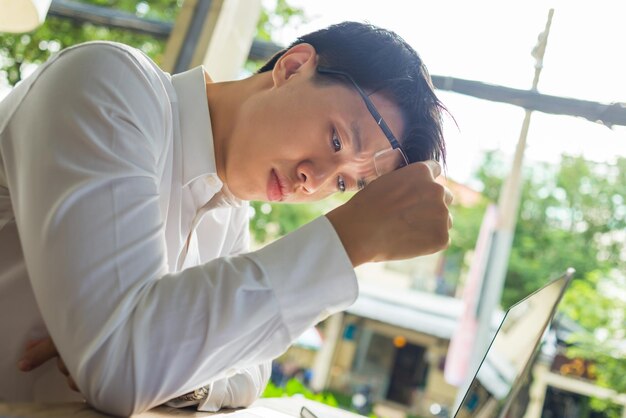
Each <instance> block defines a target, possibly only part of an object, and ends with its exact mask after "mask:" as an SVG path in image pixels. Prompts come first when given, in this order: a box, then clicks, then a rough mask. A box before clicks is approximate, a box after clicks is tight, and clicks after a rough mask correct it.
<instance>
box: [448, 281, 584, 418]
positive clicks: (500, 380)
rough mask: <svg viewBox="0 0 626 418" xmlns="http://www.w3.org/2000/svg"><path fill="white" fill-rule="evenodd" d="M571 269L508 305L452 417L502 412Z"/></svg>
mask: <svg viewBox="0 0 626 418" xmlns="http://www.w3.org/2000/svg"><path fill="white" fill-rule="evenodd" d="M572 273H573V270H572V271H568V273H566V274H565V275H563V276H562V277H560V278H559V279H556V280H554V281H552V282H550V283H548V284H547V285H545V286H544V287H542V288H541V289H539V290H537V291H536V292H534V293H533V294H531V295H529V296H528V297H526V298H524V299H523V300H522V301H520V302H518V303H517V304H515V305H514V306H512V307H511V308H509V310H508V311H507V312H506V315H505V316H504V319H503V320H502V323H501V324H500V328H499V329H498V331H497V332H496V335H495V337H494V339H493V340H492V342H491V345H490V346H489V349H488V350H487V353H486V354H485V357H484V358H483V361H482V362H481V364H480V367H479V368H478V371H477V373H476V375H475V376H474V379H473V380H472V383H471V384H470V386H469V389H468V390H467V392H466V393H465V397H464V398H463V401H462V402H461V405H460V406H459V408H458V410H457V412H456V413H455V414H454V417H455V418H466V417H472V418H496V417H501V416H504V413H505V412H506V411H507V409H508V408H509V404H510V403H511V401H512V400H513V398H515V396H516V394H517V391H518V390H519V387H520V386H521V385H522V383H523V382H524V380H525V379H524V378H525V376H526V375H527V374H528V373H529V370H530V365H531V363H532V360H533V358H534V356H535V353H536V351H537V346H538V345H539V342H540V341H541V338H542V336H543V334H544V332H545V330H546V328H547V327H548V324H549V323H550V321H551V320H552V317H553V316H554V312H555V310H556V307H557V305H558V303H559V301H560V300H561V297H562V296H563V292H564V291H565V288H566V287H567V285H568V284H569V282H570V280H571V277H572Z"/></svg>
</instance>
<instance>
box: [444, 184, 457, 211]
mask: <svg viewBox="0 0 626 418" xmlns="http://www.w3.org/2000/svg"><path fill="white" fill-rule="evenodd" d="M443 200H444V202H446V205H448V206H450V205H451V204H452V202H453V201H454V195H453V194H452V192H451V191H450V190H449V189H448V188H447V187H446V188H445V189H444V196H443Z"/></svg>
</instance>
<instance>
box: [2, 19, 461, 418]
mask: <svg viewBox="0 0 626 418" xmlns="http://www.w3.org/2000/svg"><path fill="white" fill-rule="evenodd" d="M442 109H443V106H442V105H441V103H440V102H439V100H438V99H437V98H436V96H435V95H434V93H433V91H432V87H431V85H430V83H429V76H428V74H427V72H426V69H425V67H424V66H423V64H422V62H421V60H420V58H419V57H418V55H417V54H416V53H415V51H414V50H413V49H412V48H411V47H409V46H408V45H407V44H406V43H405V42H404V41H402V40H401V39H400V38H399V37H398V36H397V35H395V34H393V33H391V32H389V31H386V30H383V29H380V28H376V27H373V26H370V25H364V24H359V23H344V24H340V25H335V26H332V27H329V28H327V29H325V30H321V31H318V32H315V33H312V34H309V35H307V36H304V37H302V38H300V39H298V40H297V41H296V42H295V43H294V44H293V45H291V46H290V47H289V48H287V49H285V50H284V51H282V52H281V53H279V54H278V55H277V56H276V57H274V58H273V59H272V60H271V61H270V62H269V63H268V64H267V65H266V66H265V67H263V68H262V69H261V71H260V72H259V73H258V74H255V75H254V76H252V77H249V78H247V79H245V80H241V81H234V82H225V83H213V82H211V80H210V79H209V78H208V75H207V74H205V73H204V70H203V69H202V68H201V67H199V68H196V69H193V70H190V71H188V72H186V73H183V74H179V75H175V76H173V77H171V76H170V75H169V74H166V73H163V72H162V71H161V70H160V69H159V68H157V66H156V65H155V64H154V63H153V62H151V61H150V60H149V59H148V58H146V57H145V56H144V55H143V54H141V53H140V52H138V51H137V50H135V49H133V48H130V47H127V46H124V45H119V44H111V43H90V44H83V45H79V46H77V47H73V48H69V49H66V50H65V51H62V52H61V53H60V54H58V55H57V56H55V57H53V58H52V59H51V60H50V61H49V62H47V63H46V64H44V65H42V66H41V67H40V68H39V69H38V70H37V72H36V73H35V74H33V75H32V76H31V77H29V78H28V79H26V80H25V81H24V82H23V83H21V84H20V85H19V86H17V87H16V88H15V89H14V91H13V92H12V93H11V94H10V95H9V96H8V97H7V98H6V99H5V100H4V101H3V102H2V103H0V156H1V158H0V163H1V165H0V248H1V252H0V332H1V333H2V335H3V338H2V343H1V344H0V400H4V401H29V400H31V401H32V400H39V401H41V400H47V401H51V400H67V399H68V398H67V396H68V394H69V393H71V392H70V391H69V388H67V387H66V385H65V382H64V379H65V376H63V375H62V374H61V373H59V371H58V370H56V365H55V364H52V363H55V362H45V360H47V359H49V358H51V357H53V356H56V355H58V356H59V357H58V364H59V366H60V368H61V370H62V371H63V373H64V374H65V375H66V376H67V379H68V381H69V383H70V385H71V386H74V388H75V389H77V390H79V391H80V394H81V395H82V396H84V398H86V400H87V401H88V402H89V403H90V404H91V405H93V406H94V407H96V408H98V409H100V410H103V411H105V412H108V413H112V414H118V415H129V414H131V413H134V412H138V411H142V410H145V409H148V408H151V407H153V406H155V405H159V404H161V403H164V402H167V401H170V400H172V399H174V398H176V400H175V401H174V403H175V404H177V405H186V404H198V405H199V407H200V408H201V409H204V410H216V409H219V408H221V407H225V406H244V405H248V404H250V403H251V402H252V401H254V400H255V399H256V398H257V397H258V396H259V394H260V393H261V392H262V390H263V388H264V386H265V384H266V382H267V380H268V378H269V372H270V367H269V364H270V362H271V360H272V359H273V358H275V357H277V356H278V355H280V354H281V353H283V352H284V351H285V350H286V349H287V348H288V346H289V345H290V343H291V342H292V341H293V340H294V339H295V338H297V337H298V336H299V335H300V334H301V333H302V332H303V331H304V330H306V329H307V328H308V327H310V326H312V325H313V324H315V323H317V322H318V321H320V320H321V319H323V318H325V317H327V316H328V315H329V314H331V313H334V312H337V311H339V310H342V309H345V308H346V307H348V306H349V305H350V304H351V303H352V302H353V301H354V299H355V298H356V296H357V283H356V279H355V276H354V271H353V267H354V266H357V265H359V264H362V263H365V262H369V261H382V260H391V259H399V258H408V257H414V256H419V255H423V254H429V253H432V252H435V251H437V250H440V249H442V248H444V247H445V246H446V245H447V243H448V229H449V227H450V223H451V220H450V217H449V214H448V210H447V205H448V204H449V202H450V200H451V196H450V194H449V192H448V191H447V190H446V189H445V188H443V187H442V186H440V185H439V184H438V183H435V181H434V178H435V177H437V176H438V175H439V171H440V169H439V166H438V164H437V163H436V162H434V161H427V160H438V159H442V158H443V157H444V155H445V147H444V141H443V138H442V134H441V122H440V120H441V119H440V115H441V111H442ZM418 161H427V162H418ZM409 163H412V164H409ZM358 189H363V190H362V191H360V192H359V193H357V194H356V195H355V196H354V197H353V198H352V199H351V200H350V201H349V202H348V203H346V204H345V205H343V206H340V207H339V208H337V209H335V210H333V211H332V212H330V213H329V214H327V215H326V216H322V217H320V218H319V219H317V220H315V221H313V222H312V223H310V224H308V225H306V226H304V227H303V228H301V229H299V230H298V231H296V232H294V233H292V234H290V235H288V236H286V237H284V238H282V239H280V240H278V241H276V242H275V243H272V244H271V245H268V246H267V247H265V248H263V249H261V250H259V251H256V252H252V253H247V254H246V253H245V252H246V251H247V246H248V224H247V217H248V214H247V208H246V204H245V201H247V200H253V199H256V200H266V201H282V202H303V201H313V200H318V199H321V198H323V197H325V196H328V195H330V194H332V193H335V192H343V191H346V190H358ZM57 350H58V353H57ZM18 363H19V368H20V369H22V370H32V369H34V370H33V371H31V372H29V373H24V372H20V371H19V370H18ZM42 363H43V364H42ZM40 365H41V367H38V366H40Z"/></svg>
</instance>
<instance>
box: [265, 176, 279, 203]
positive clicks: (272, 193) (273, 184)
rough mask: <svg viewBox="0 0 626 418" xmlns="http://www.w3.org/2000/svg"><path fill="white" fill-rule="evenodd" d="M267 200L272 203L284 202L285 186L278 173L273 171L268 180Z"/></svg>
mask: <svg viewBox="0 0 626 418" xmlns="http://www.w3.org/2000/svg"><path fill="white" fill-rule="evenodd" d="M267 200H269V201H270V202H280V201H281V200H283V185H282V184H281V182H280V179H279V178H278V174H276V171H275V170H273V169H272V171H271V173H270V177H269V179H268V180H267Z"/></svg>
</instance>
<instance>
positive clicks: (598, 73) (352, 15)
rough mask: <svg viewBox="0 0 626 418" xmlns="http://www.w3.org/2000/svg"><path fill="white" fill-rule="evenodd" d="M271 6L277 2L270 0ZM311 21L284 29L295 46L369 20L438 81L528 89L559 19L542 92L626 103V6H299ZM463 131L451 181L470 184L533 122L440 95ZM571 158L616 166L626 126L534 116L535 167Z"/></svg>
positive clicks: (401, 2)
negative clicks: (344, 24)
mask: <svg viewBox="0 0 626 418" xmlns="http://www.w3.org/2000/svg"><path fill="white" fill-rule="evenodd" d="M264 1H267V2H268V3H269V4H271V3H272V0H264ZM289 3H290V4H293V5H295V6H299V7H302V8H303V9H304V10H305V12H306V14H307V16H308V17H310V21H309V22H308V23H306V24H303V25H300V26H299V27H297V28H291V27H289V28H284V29H282V30H281V31H280V34H279V37H280V41H281V42H283V43H285V44H286V43H288V42H290V41H291V40H293V38H294V37H295V36H296V35H298V34H302V33H306V32H310V31H312V30H315V29H318V28H322V27H325V26H327V25H329V24H332V23H337V22H340V21H343V20H355V21H368V22H370V23H373V24H375V25H378V26H382V27H385V28H388V29H391V30H393V31H395V32H397V33H398V34H399V35H400V36H402V37H403V38H404V39H405V40H406V41H407V42H408V43H409V44H411V45H412V46H413V47H414V48H415V49H416V50H417V52H418V53H419V54H420V55H421V57H422V58H423V60H424V62H425V63H426V65H427V67H428V68H429V71H430V73H431V74H437V75H444V76H452V77H458V78H465V79H471V80H478V81H483V82H488V83H491V84H499V85H502V86H507V87H514V88H520V89H529V88H530V87H531V85H532V79H533V75H534V65H535V59H534V58H533V57H532V56H531V50H532V48H533V47H534V46H535V44H536V42H537V36H538V35H539V33H540V32H542V31H543V30H544V28H545V25H546V21H547V17H548V10H549V8H550V7H553V8H554V16H553V19H552V26H551V29H550V36H549V39H548V46H547V50H546V54H545V57H544V68H543V70H542V73H541V78H540V81H539V88H538V89H539V91H540V92H542V93H546V94H552V95H558V96H563V97H572V98H577V99H583V100H592V101H598V102H603V103H611V102H626V55H625V54H624V44H626V24H624V22H626V2H624V1H618V0H615V1H606V0H599V1H595V2H593V4H591V3H589V2H584V3H583V2H579V1H572V0H570V1H525V2H495V1H471V2H467V1H450V0H446V1H407V0H385V1H375V0H341V1H338V0H315V1H310V0H290V1H289ZM439 96H440V98H441V99H442V100H443V101H444V103H445V104H446V105H447V107H448V108H449V109H450V111H451V112H452V114H453V115H454V116H455V118H456V120H457V122H458V124H459V129H457V128H456V127H455V126H454V124H453V123H452V122H449V123H447V124H446V130H445V131H446V137H447V141H448V148H449V159H448V169H449V170H448V173H449V176H450V177H451V178H453V179H455V180H457V181H462V182H467V181H469V178H470V174H471V173H472V172H473V170H474V168H475V167H476V165H478V164H479V163H480V162H481V155H482V152H483V151H484V150H488V149H501V150H503V151H504V152H505V153H507V154H510V155H512V153H513V151H514V149H515V145H516V143H517V139H518V137H519V132H520V128H521V124H522V120H523V118H524V111H523V110H522V109H520V108H518V107H515V106H511V105H505V104H497V103H493V102H489V101H484V100H478V99H475V98H471V97H469V96H463V95H459V94H455V93H446V92H439ZM562 153H568V154H573V155H578V154H583V155H584V156H585V157H586V158H588V159H592V160H596V161H607V162H611V161H613V160H614V159H615V156H618V155H619V156H626V127H616V128H614V129H613V130H611V129H608V128H606V127H604V126H602V125H599V124H596V123H592V122H589V121H587V120H586V119H581V118H574V117H569V116H556V115H547V114H542V113H539V112H534V113H533V115H532V121H531V125H530V132H529V137H528V147H527V152H526V161H528V162H530V161H550V162H557V161H558V160H559V158H560V155H561V154H562Z"/></svg>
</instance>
